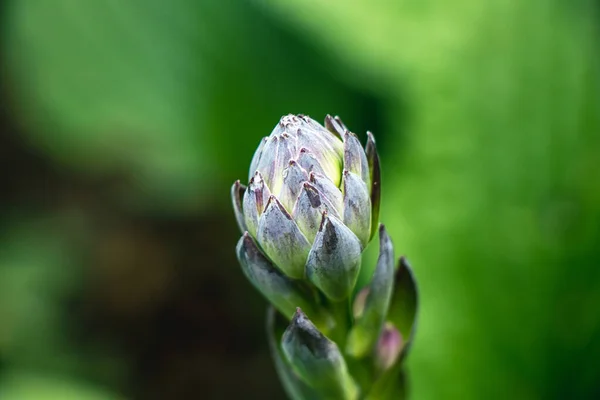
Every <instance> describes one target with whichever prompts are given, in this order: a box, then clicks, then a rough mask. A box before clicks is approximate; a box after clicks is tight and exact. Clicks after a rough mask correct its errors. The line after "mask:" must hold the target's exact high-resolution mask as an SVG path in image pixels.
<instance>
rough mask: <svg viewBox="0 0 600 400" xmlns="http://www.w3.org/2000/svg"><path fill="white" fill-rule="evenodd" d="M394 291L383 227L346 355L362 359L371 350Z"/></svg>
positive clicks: (389, 249)
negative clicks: (360, 311) (361, 307)
mask: <svg viewBox="0 0 600 400" xmlns="http://www.w3.org/2000/svg"><path fill="white" fill-rule="evenodd" d="M393 288H394V247H393V246H392V241H391V239H390V237H389V235H388V234H387V232H386V230H385V227H384V226H383V224H382V225H380V227H379V259H378V260H377V267H376V268H375V272H374V273H373V278H372V280H371V283H370V284H369V287H368V289H369V292H368V295H367V297H366V299H365V305H364V310H363V312H362V315H361V316H360V317H359V318H357V320H356V322H355V324H354V327H353V328H352V330H351V331H350V334H349V335H348V343H347V345H346V352H347V353H348V354H351V355H353V356H354V357H364V356H366V355H367V354H369V352H370V351H371V349H372V348H373V346H374V345H375V342H376V341H377V338H378V337H379V334H380V332H381V329H382V327H383V323H384V321H385V319H386V316H387V314H388V310H389V307H390V301H391V298H392V290H393Z"/></svg>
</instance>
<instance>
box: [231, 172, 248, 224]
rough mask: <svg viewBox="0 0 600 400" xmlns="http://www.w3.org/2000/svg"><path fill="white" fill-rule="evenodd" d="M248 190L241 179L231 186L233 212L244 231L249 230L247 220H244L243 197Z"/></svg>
mask: <svg viewBox="0 0 600 400" xmlns="http://www.w3.org/2000/svg"><path fill="white" fill-rule="evenodd" d="M245 192H246V186H244V185H242V184H241V183H240V181H239V179H238V180H237V181H235V183H234V184H233V186H231V201H232V203H233V212H234V214H235V220H236V221H237V224H238V227H239V228H240V231H242V232H244V231H246V230H248V228H246V221H244V206H243V198H244V193H245Z"/></svg>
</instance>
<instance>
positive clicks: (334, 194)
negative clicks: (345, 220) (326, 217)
mask: <svg viewBox="0 0 600 400" xmlns="http://www.w3.org/2000/svg"><path fill="white" fill-rule="evenodd" d="M309 180H310V183H312V184H313V186H314V187H315V188H317V190H318V191H319V195H320V196H321V201H322V202H323V203H325V204H326V205H327V207H328V211H329V213H330V214H332V215H335V217H336V218H341V217H342V210H343V207H344V198H343V196H342V192H341V191H340V189H338V187H337V186H335V185H334V184H333V183H332V182H331V181H330V180H329V179H327V177H325V176H323V175H320V174H317V173H314V172H311V173H310V176H309Z"/></svg>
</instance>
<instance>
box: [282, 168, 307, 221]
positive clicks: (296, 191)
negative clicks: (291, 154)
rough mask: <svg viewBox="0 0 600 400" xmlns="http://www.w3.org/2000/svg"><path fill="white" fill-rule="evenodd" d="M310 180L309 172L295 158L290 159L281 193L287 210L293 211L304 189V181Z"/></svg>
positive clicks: (284, 172)
mask: <svg viewBox="0 0 600 400" xmlns="http://www.w3.org/2000/svg"><path fill="white" fill-rule="evenodd" d="M306 181H308V174H307V173H306V171H304V169H303V168H302V167H301V166H300V165H298V163H297V162H296V161H294V160H290V162H289V164H288V167H287V168H286V169H285V170H284V171H283V186H282V187H281V193H280V194H279V200H280V201H281V203H282V204H283V205H284V206H285V208H286V210H288V211H290V212H291V211H292V210H293V209H294V205H295V204H296V200H297V199H298V196H299V195H300V192H301V191H302V184H303V182H306Z"/></svg>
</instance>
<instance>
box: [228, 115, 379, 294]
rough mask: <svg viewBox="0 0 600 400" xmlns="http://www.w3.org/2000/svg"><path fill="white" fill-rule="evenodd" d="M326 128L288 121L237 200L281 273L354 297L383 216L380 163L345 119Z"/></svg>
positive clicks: (241, 221)
mask: <svg viewBox="0 0 600 400" xmlns="http://www.w3.org/2000/svg"><path fill="white" fill-rule="evenodd" d="M325 125H326V128H325V127H323V126H322V125H320V124H319V123H317V122H316V121H314V120H313V119H311V118H309V117H307V116H304V115H297V116H296V115H287V116H284V117H282V118H281V120H280V121H279V123H278V124H277V126H275V128H274V129H273V131H272V132H271V134H270V135H269V136H268V137H266V138H263V140H262V141H261V142H260V145H259V146H258V148H257V150H256V152H255V154H254V157H253V158H252V162H251V164H250V174H249V180H250V181H249V183H248V187H247V188H245V187H244V186H243V185H242V184H241V183H240V182H236V183H235V184H234V186H233V187H232V190H231V194H232V200H233V205H234V211H235V215H236V219H237V221H238V225H239V226H240V229H241V230H242V232H244V231H248V233H249V234H250V236H251V237H252V238H253V239H254V240H255V241H256V244H257V247H258V248H259V249H260V251H262V252H263V253H264V255H265V256H266V257H267V258H268V259H269V260H270V261H272V263H273V265H274V266H275V268H277V269H278V270H280V271H281V272H283V273H284V274H285V275H286V276H288V277H290V278H294V279H308V280H310V281H311V282H312V283H313V284H314V285H315V286H317V287H318V288H319V289H320V290H321V291H322V292H323V293H324V294H325V296H327V297H328V298H330V299H332V300H336V301H340V300H343V299H345V298H347V297H348V296H349V295H350V293H352V290H353V289H354V285H355V283H356V278H357V276H358V272H359V269H360V255H361V252H362V250H363V249H364V248H365V247H366V246H367V244H368V243H369V241H370V240H371V237H372V231H373V228H372V225H373V224H377V223H378V221H377V218H378V210H379V208H378V207H379V161H378V158H377V152H376V151H375V147H374V146H375V145H374V142H373V139H372V136H369V141H368V143H367V148H366V151H365V150H363V148H362V147H361V145H360V142H359V140H358V138H357V137H356V135H355V134H354V133H351V132H349V131H348V129H347V128H346V126H345V125H344V124H343V123H342V121H341V120H340V119H339V118H338V117H335V118H332V117H330V116H327V117H326V119H325Z"/></svg>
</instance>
